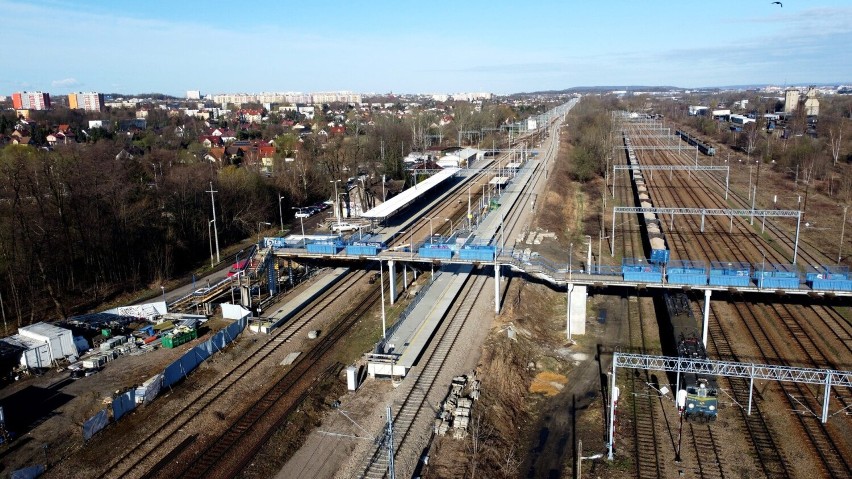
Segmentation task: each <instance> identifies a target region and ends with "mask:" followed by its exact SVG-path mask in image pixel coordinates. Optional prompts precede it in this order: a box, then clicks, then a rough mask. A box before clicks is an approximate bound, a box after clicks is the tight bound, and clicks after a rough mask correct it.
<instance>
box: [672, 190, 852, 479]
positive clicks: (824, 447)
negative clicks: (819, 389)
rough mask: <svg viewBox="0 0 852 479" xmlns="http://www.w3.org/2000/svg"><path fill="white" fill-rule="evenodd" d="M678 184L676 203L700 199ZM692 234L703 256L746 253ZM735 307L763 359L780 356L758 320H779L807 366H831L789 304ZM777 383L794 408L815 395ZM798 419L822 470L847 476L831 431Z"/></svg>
mask: <svg viewBox="0 0 852 479" xmlns="http://www.w3.org/2000/svg"><path fill="white" fill-rule="evenodd" d="M681 183H682V180H681ZM679 186H680V187H675V188H671V189H670V190H671V191H676V192H677V193H672V196H674V197H675V201H676V202H677V203H678V204H683V203H684V202H685V201H684V200H686V201H699V200H701V199H700V198H697V193H696V192H695V191H694V190H693V189H692V188H685V187H684V185H683V184H681V185H679ZM703 189H705V190H706V187H705V188H703ZM661 191H662V190H661ZM684 191H686V192H687V193H686V194H687V195H688V196H690V198H677V197H678V196H683V195H684V193H683V192H684ZM706 196H707V197H708V198H711V200H712V199H713V196H714V195H713V193H712V192H708V193H706ZM701 206H706V205H705V204H701ZM738 223H739V222H738ZM746 229H747V228H746ZM672 236H674V235H672ZM753 236H754V235H747V237H749V241H748V242H747V244H751V245H752V247H753V248H756V247H758V245H757V244H756V243H755V240H754V239H753ZM694 237H696V238H698V239H699V241H698V247H699V248H701V249H702V250H703V252H704V253H705V254H706V256H707V257H708V258H710V259H729V258H719V257H718V250H719V249H722V250H723V251H725V250H726V249H729V250H733V251H738V252H739V253H740V254H741V255H743V254H748V252H747V251H745V250H744V247H743V246H744V245H743V243H742V242H734V241H731V240H730V237H723V239H724V240H725V242H726V243H727V244H726V245H724V246H727V248H724V247H722V246H721V245H718V244H710V243H709V242H707V241H706V240H705V239H704V238H703V235H694ZM682 251H683V252H685V253H687V254H686V255H685V257H695V256H694V255H691V254H690V252H689V251H687V250H682ZM803 253H804V254H807V253H805V252H804V251H803ZM735 308H736V309H737V311H738V312H739V314H740V315H741V317H742V318H743V320H744V321H747V320H749V319H751V320H752V322H753V324H757V325H758V326H759V331H760V333H759V334H758V333H756V331H755V330H754V329H755V328H747V329H748V330H749V334H750V335H751V336H752V338H753V339H754V343H755V345H756V346H757V347H758V349H759V350H760V351H761V354H762V355H763V360H764V362H772V360H773V359H775V360H777V359H778V358H781V357H783V356H782V355H781V354H780V352H779V351H778V349H777V347H776V346H775V345H774V344H775V343H776V342H778V341H777V339H776V340H775V341H773V338H772V337H771V336H770V335H769V333H768V331H767V329H766V328H767V326H765V325H763V324H761V320H762V321H763V322H768V321H772V322H773V324H777V323H778V322H780V323H781V324H782V325H783V326H784V328H785V330H786V332H787V339H790V340H792V341H793V344H796V345H797V346H798V351H797V352H798V353H803V354H804V356H806V357H807V359H808V360H809V362H810V364H808V366H811V367H831V366H832V364H831V363H830V361H828V359H827V358H826V357H825V356H824V355H823V354H822V353H821V351H820V348H818V347H817V346H816V345H815V344H814V342H813V339H812V337H811V336H810V334H809V333H807V332H806V331H805V330H804V329H803V324H802V323H800V322H799V321H798V320H796V319H794V314H793V312H792V310H791V308H790V306H788V305H783V306H779V305H775V306H772V307H770V308H769V310H768V311H767V310H764V311H759V312H758V311H757V309H758V308H757V307H755V306H752V305H748V304H744V303H738V304H736V306H735ZM744 308H746V309H745V311H744ZM744 312H745V313H747V314H744ZM779 320H780V321H779ZM767 348H769V349H771V351H770V353H771V354H770V355H767V351H766V349H767ZM780 387H781V389H782V391H783V395H784V396H785V397H786V399H787V401H788V402H789V403H790V406H791V408H793V409H795V408H796V404H795V403H796V402H801V401H804V402H805V403H807V402H808V399H806V398H813V397H814V394H813V393H812V392H811V391H810V388H808V387H806V386H804V385H799V384H793V385H788V384H781V385H780ZM842 394H847V392H846V391H843V393H842ZM795 396H798V397H801V398H803V399H801V400H799V399H795ZM843 399H845V398H841V401H843ZM813 402H816V401H815V400H814V401H813ZM843 404H844V407H845V406H846V403H845V402H844V403H843ZM805 407H806V408H808V409H811V408H813V409H811V410H815V409H816V408H818V407H819V405H816V404H808V405H807V406H805ZM799 423H800V424H801V428H802V429H803V431H804V432H805V434H806V435H807V437H808V438H809V441H810V443H811V445H812V446H813V449H814V450H815V452H816V453H817V455H818V456H819V458H820V460H821V462H822V466H823V467H824V468H825V469H826V470H825V472H826V474H827V475H828V476H830V477H848V475H849V474H850V469H849V464H848V463H847V461H846V460H845V459H844V457H843V454H842V452H841V449H840V448H839V447H838V445H837V442H838V441H837V439H835V438H833V437H832V434H831V433H830V432H829V430H828V429H827V428H826V427H825V425H823V424H822V423H820V422H818V421H816V420H815V418H808V419H805V418H804V417H802V416H801V415H799Z"/></svg>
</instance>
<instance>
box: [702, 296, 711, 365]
mask: <svg viewBox="0 0 852 479" xmlns="http://www.w3.org/2000/svg"><path fill="white" fill-rule="evenodd" d="M711 294H713V291H712V290H709V289H705V290H704V332H702V333H701V342H702V343H704V349H705V350H706V349H707V331H708V329H709V327H710V295H711Z"/></svg>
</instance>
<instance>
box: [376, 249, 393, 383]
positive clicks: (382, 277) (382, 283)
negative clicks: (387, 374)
mask: <svg viewBox="0 0 852 479" xmlns="http://www.w3.org/2000/svg"><path fill="white" fill-rule="evenodd" d="M379 276H380V279H379V288H380V289H381V290H382V339H384V340H386V339H387V328H386V327H385V324H386V323H385V268H384V267H383V266H382V260H379ZM391 372H393V371H391Z"/></svg>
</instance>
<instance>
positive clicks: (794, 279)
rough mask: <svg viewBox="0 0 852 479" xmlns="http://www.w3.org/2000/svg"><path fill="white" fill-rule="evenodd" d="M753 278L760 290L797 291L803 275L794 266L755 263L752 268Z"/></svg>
mask: <svg viewBox="0 0 852 479" xmlns="http://www.w3.org/2000/svg"><path fill="white" fill-rule="evenodd" d="M751 267H752V278H753V279H754V281H755V283H756V284H757V287H758V288H776V289H797V288H798V287H799V283H800V282H801V281H800V279H801V275H800V274H799V270H798V268H797V267H796V265H794V264H785V263H766V262H762V263H755V264H753V265H752V266H751Z"/></svg>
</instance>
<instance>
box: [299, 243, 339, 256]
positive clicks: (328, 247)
mask: <svg viewBox="0 0 852 479" xmlns="http://www.w3.org/2000/svg"><path fill="white" fill-rule="evenodd" d="M307 249H308V253H313V254H337V253H339V252H340V250H341V249H343V245H342V244H341V243H336V242H335V243H330V242H321V243H308V248H307Z"/></svg>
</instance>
